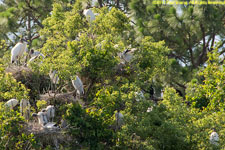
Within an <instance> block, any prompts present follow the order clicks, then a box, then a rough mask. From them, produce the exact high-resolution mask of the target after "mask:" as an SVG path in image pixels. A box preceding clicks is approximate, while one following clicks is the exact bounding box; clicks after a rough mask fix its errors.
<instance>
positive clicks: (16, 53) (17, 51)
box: [11, 39, 27, 63]
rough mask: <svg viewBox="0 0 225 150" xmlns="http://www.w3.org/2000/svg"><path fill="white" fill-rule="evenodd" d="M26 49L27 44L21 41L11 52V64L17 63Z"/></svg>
mask: <svg viewBox="0 0 225 150" xmlns="http://www.w3.org/2000/svg"><path fill="white" fill-rule="evenodd" d="M26 47H27V42H26V41H25V40H24V39H21V40H20V41H19V42H18V43H17V44H16V45H15V46H14V47H13V48H12V50H11V63H14V62H15V61H17V60H18V59H19V58H20V57H21V56H22V55H23V53H24V52H25V50H26Z"/></svg>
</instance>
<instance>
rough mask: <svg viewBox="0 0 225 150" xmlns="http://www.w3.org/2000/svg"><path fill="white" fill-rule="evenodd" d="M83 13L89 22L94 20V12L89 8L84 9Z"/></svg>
mask: <svg viewBox="0 0 225 150" xmlns="http://www.w3.org/2000/svg"><path fill="white" fill-rule="evenodd" d="M83 14H84V16H85V17H86V18H87V20H88V21H89V22H92V21H94V20H95V14H94V13H93V12H92V10H91V9H85V10H84V12H83Z"/></svg>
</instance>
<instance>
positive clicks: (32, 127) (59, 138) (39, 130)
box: [26, 122, 72, 149]
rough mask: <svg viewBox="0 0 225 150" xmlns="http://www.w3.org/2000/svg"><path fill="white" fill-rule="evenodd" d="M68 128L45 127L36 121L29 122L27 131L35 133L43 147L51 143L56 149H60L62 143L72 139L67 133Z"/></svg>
mask: <svg viewBox="0 0 225 150" xmlns="http://www.w3.org/2000/svg"><path fill="white" fill-rule="evenodd" d="M67 128H68V127H65V128H59V127H54V128H45V127H43V126H42V125H40V124H38V123H36V122H28V123H27V128H26V129H27V132H28V133H32V134H34V136H35V138H37V139H38V140H39V144H40V145H41V147H46V146H47V145H51V146H52V147H54V148H55V149H59V146H60V145H65V144H66V143H69V142H71V141H72V138H71V136H69V135H68V134H67Z"/></svg>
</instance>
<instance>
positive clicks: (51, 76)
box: [49, 70, 59, 84]
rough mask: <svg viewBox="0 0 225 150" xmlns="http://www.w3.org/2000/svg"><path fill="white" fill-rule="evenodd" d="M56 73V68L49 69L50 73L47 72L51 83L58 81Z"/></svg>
mask: <svg viewBox="0 0 225 150" xmlns="http://www.w3.org/2000/svg"><path fill="white" fill-rule="evenodd" d="M57 73H58V72H57V71H56V70H53V71H50V73H49V77H50V79H51V81H52V83H53V84H58V83H59V76H58V75H57Z"/></svg>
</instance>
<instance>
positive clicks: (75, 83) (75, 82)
mask: <svg viewBox="0 0 225 150" xmlns="http://www.w3.org/2000/svg"><path fill="white" fill-rule="evenodd" d="M71 80H72V79H71ZM72 84H73V87H74V88H75V89H76V90H77V94H78V95H79V96H80V95H81V94H84V87H83V83H82V81H81V79H80V78H79V77H78V76H76V79H75V80H72Z"/></svg>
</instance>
